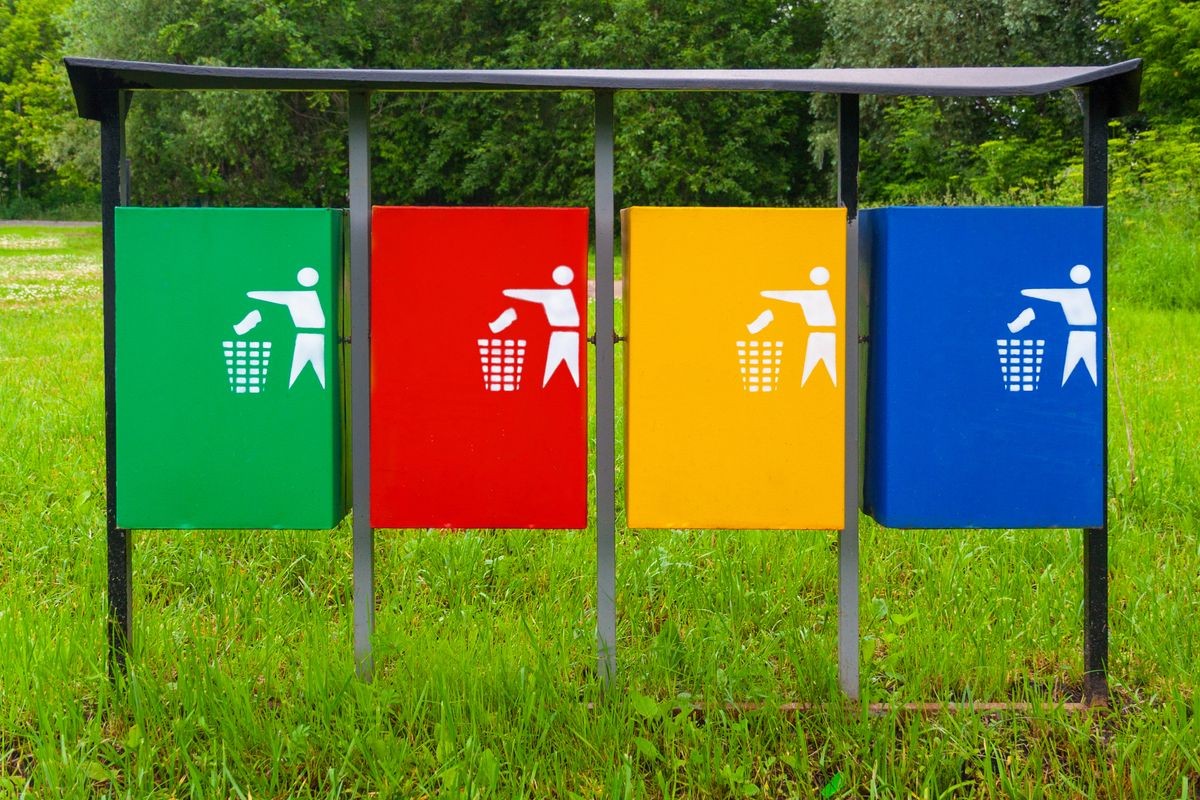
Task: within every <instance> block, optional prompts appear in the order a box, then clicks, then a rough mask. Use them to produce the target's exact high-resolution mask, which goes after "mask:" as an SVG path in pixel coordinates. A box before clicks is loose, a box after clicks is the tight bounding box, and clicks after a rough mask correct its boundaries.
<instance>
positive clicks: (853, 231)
mask: <svg viewBox="0 0 1200 800" xmlns="http://www.w3.org/2000/svg"><path fill="white" fill-rule="evenodd" d="M858 126H859V104H858V95H856V94H843V95H838V159H837V178H838V205H840V206H842V207H843V208H845V209H846V223H847V224H846V357H845V358H846V362H845V369H846V383H845V389H846V444H845V464H846V467H845V470H846V471H845V479H846V483H845V496H846V500H845V502H846V506H845V521H844V522H843V527H842V530H841V532H840V533H839V534H838V684H839V685H840V686H841V687H842V691H843V692H845V693H846V696H847V697H849V698H850V699H851V700H858V699H859V673H858V649H859V641H858V639H859V636H858V595H859V586H858V580H859V579H858V501H859V495H860V488H859V408H860V404H859V383H860V381H859V343H858V335H859V303H860V300H861V290H860V288H859V285H858V284H859V280H858V130H859V128H858Z"/></svg>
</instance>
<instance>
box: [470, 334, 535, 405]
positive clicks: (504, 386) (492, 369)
mask: <svg viewBox="0 0 1200 800" xmlns="http://www.w3.org/2000/svg"><path fill="white" fill-rule="evenodd" d="M526 343H527V342H526V340H525V339H477V340H476V344H478V345H479V363H480V365H481V366H482V367H483V387H484V388H485V389H487V390H488V391H489V392H515V391H516V390H517V389H520V388H521V374H522V373H523V372H524V371H525V345H526Z"/></svg>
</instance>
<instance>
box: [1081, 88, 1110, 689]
mask: <svg viewBox="0 0 1200 800" xmlns="http://www.w3.org/2000/svg"><path fill="white" fill-rule="evenodd" d="M1083 117H1084V121H1083V125H1084V129H1083V150H1084V155H1083V204H1084V205H1085V206H1099V207H1101V208H1102V209H1103V213H1104V223H1103V226H1102V230H1103V236H1104V272H1105V279H1104V281H1103V286H1102V288H1101V293H1100V308H1101V310H1102V313H1103V320H1104V330H1102V331H1101V332H1100V340H1101V342H1102V343H1103V344H1102V346H1103V347H1104V353H1105V357H1104V358H1102V359H1100V363H1099V364H1098V365H1097V367H1098V371H1099V373H1100V374H1099V376H1098V377H1099V384H1100V391H1101V398H1102V401H1101V402H1102V404H1103V412H1102V415H1101V419H1102V420H1103V423H1102V429H1101V430H1102V433H1101V436H1102V437H1103V457H1102V460H1101V464H1102V467H1101V468H1102V469H1103V482H1102V485H1103V486H1104V527H1101V528H1086V529H1084V531H1083V697H1084V702H1086V703H1087V704H1088V705H1098V706H1106V705H1108V347H1107V344H1106V340H1107V336H1106V335H1105V334H1106V331H1107V329H1108V95H1107V93H1106V90H1105V87H1104V86H1103V84H1097V85H1094V86H1091V87H1089V88H1088V89H1087V90H1086V92H1085V94H1084V102H1083Z"/></svg>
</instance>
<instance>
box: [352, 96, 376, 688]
mask: <svg viewBox="0 0 1200 800" xmlns="http://www.w3.org/2000/svg"><path fill="white" fill-rule="evenodd" d="M349 99H350V113H349V118H350V119H349V127H350V141H349V149H350V315H351V330H350V341H351V350H350V352H351V363H350V382H351V390H350V402H351V406H352V408H351V415H350V416H351V425H352V426H353V429H352V431H351V434H350V440H351V445H352V453H353V455H352V459H353V488H352V490H351V491H352V501H353V504H354V522H353V536H354V545H353V549H354V601H353V602H354V669H355V672H356V673H357V674H358V677H359V678H361V679H362V680H364V681H370V680H371V679H372V678H373V677H374V674H375V656H374V654H373V653H372V650H371V639H372V637H373V636H374V634H375V530H374V529H373V528H372V527H371V148H370V134H369V115H370V106H369V102H370V94H369V93H368V92H351V93H350V98H349Z"/></svg>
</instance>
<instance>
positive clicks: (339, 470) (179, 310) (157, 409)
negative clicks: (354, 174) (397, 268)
mask: <svg viewBox="0 0 1200 800" xmlns="http://www.w3.org/2000/svg"><path fill="white" fill-rule="evenodd" d="M115 232H116V273H115V276H116V303H115V306H114V310H115V317H116V443H117V525H118V526H120V527H122V528H129V529H137V528H168V529H180V528H316V529H320V528H331V527H333V526H335V525H337V523H338V521H339V520H340V519H341V518H342V517H343V516H344V515H345V512H346V497H347V495H348V492H347V490H346V485H345V482H346V470H345V468H344V466H345V458H344V455H343V441H344V439H345V437H344V435H343V433H344V432H343V420H344V417H345V414H344V410H345V409H344V393H343V390H342V387H343V383H344V381H343V375H342V364H343V358H342V354H341V346H342V345H341V341H342V338H343V337H342V336H341V333H342V317H343V315H342V313H341V303H342V276H343V261H344V255H343V254H344V248H343V239H342V212H341V211H335V210H330V209H258V208H118V209H117V210H116V228H115Z"/></svg>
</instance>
